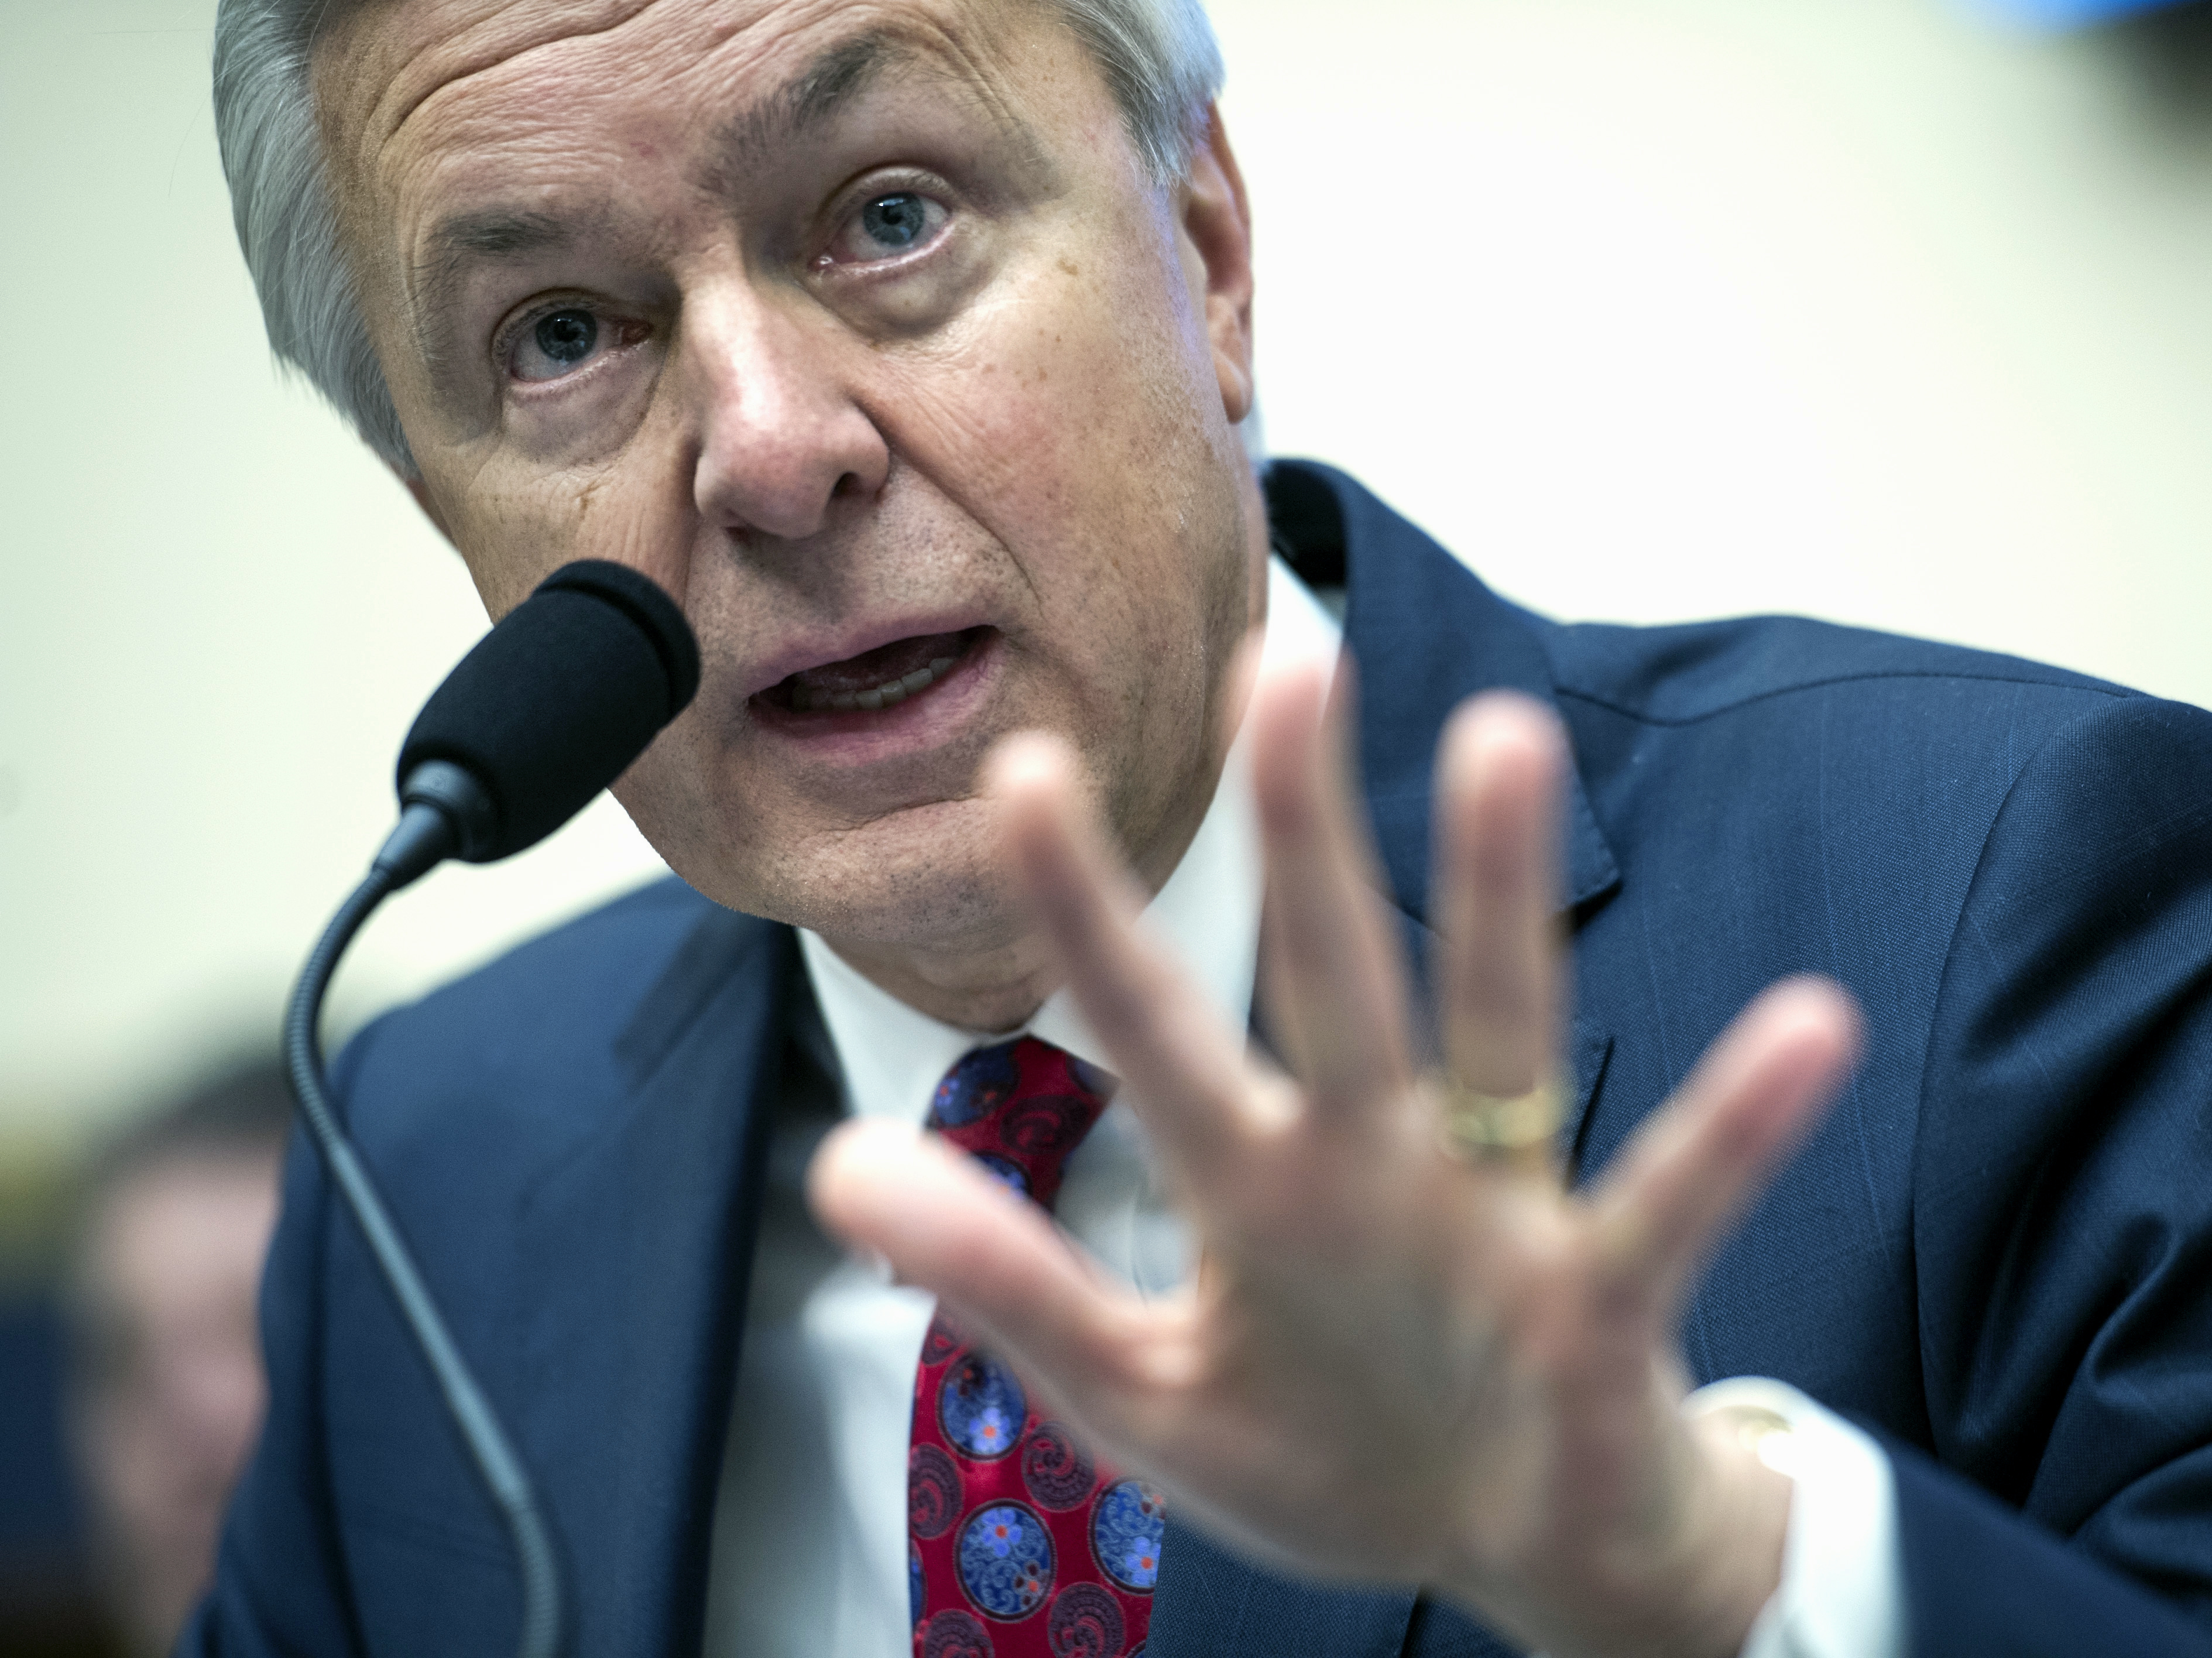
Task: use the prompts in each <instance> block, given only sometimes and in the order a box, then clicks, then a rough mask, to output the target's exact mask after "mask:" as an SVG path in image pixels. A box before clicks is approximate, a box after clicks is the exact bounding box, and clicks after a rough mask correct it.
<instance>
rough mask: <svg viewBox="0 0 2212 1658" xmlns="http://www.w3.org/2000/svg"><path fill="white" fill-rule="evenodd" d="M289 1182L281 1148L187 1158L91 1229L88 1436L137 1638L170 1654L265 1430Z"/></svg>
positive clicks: (101, 1514)
mask: <svg viewBox="0 0 2212 1658" xmlns="http://www.w3.org/2000/svg"><path fill="white" fill-rule="evenodd" d="M276 1179H277V1153H276V1149H275V1148H274V1147H273V1146H272V1147H271V1148H270V1149H269V1150H267V1151H266V1152H252V1151H246V1150H240V1151H220V1152H209V1153H205V1154H202V1155H191V1156H185V1157H179V1158H175V1159H173V1160H171V1161H166V1162H162V1163H159V1164H156V1165H155V1166H154V1167H150V1168H148V1169H145V1170H142V1171H141V1172H139V1173H137V1174H134V1175H132V1176H131V1177H130V1178H129V1179H126V1180H125V1181H124V1183H123V1184H122V1185H121V1186H118V1187H117V1188H116V1189H115V1190H114V1191H113V1192H111V1193H109V1194H108V1196H107V1197H106V1199H105V1201H103V1202H102V1203H101V1204H100V1207H99V1210H98V1211H97V1213H96V1215H95V1216H94V1223H93V1225H92V1227H91V1228H90V1230H89V1233H88V1247H87V1250H86V1258H85V1266H84V1280H83V1283H82V1286H81V1291H80V1293H81V1294H82V1298H83V1301H84V1306H83V1309H82V1311H83V1314H84V1316H85V1320H86V1335H87V1337H88V1352H87V1355H86V1357H87V1360H88V1364H87V1368H86V1371H85V1374H84V1376H83V1383H84V1385H83V1386H82V1388H81V1389H80V1391H79V1393H78V1394H77V1396H76V1400H75V1404H76V1410H75V1412H74V1415H75V1423H74V1426H75V1438H76V1449H77V1454H78V1459H79V1462H80V1465H81V1467H82V1472H83V1475H84V1478H85V1480H86V1484H87V1486H88V1495H89V1496H90V1497H91V1499H92V1509H93V1512H94V1519H95V1521H96V1522H97V1528H98V1533H99V1541H100V1546H101V1549H102V1551H103V1553H104V1554H105V1555H106V1557H107V1558H106V1564H107V1565H108V1567H109V1569H110V1570H111V1572H112V1575H113V1576H114V1577H115V1579H116V1582H115V1588H116V1591H117V1595H118V1603H117V1606H116V1610H117V1612H118V1613H119V1614H120V1615H121V1617H122V1618H123V1619H124V1621H125V1624H127V1625H128V1629H129V1634H130V1636H131V1649H132V1650H133V1651H147V1652H166V1651H167V1650H168V1649H169V1646H170V1644H171V1643H173V1641H174V1640H175V1639H176V1634H177V1631H178V1630H179V1628H180V1627H181V1626H182V1625H183V1623H184V1621H185V1614H186V1613H187V1612H190V1611H191V1606H192V1603H193V1602H194V1601H196V1600H198V1599H199V1597H200V1594H201V1593H202V1592H203V1591H204V1588H206V1585H207V1578H208V1573H209V1571H210V1570H211V1569H212V1567H213V1565H214V1564H215V1549H216V1532H217V1530H218V1528H219V1527H220V1526H221V1523H222V1511H223V1507H224V1505H225V1504H226V1503H228V1501H229V1500H230V1491H231V1487H232V1486H233V1485H234V1484H235V1483H236V1481H237V1478H238V1475H239V1472H240V1469H242V1468H243V1467H244V1466H245V1463H246V1455H247V1454H248V1453H249V1452H250V1451H251V1450H252V1448H253V1441H254V1436H255V1435H256V1434H258V1432H259V1431H260V1428H261V1415H262V1409H263V1405H264V1399H265V1396H266V1394H267V1391H268V1389H267V1385H266V1383H265V1382H264V1380H263V1377H262V1374H261V1351H260V1347H259V1344H258V1341H257V1339H256V1337H255V1327H254V1310H253V1301H254V1293H255V1290H256V1289H257V1288H258V1285H259V1283H260V1282H261V1262H262V1258H263V1256H264V1255H265V1254H266V1253H268V1248H269V1235H270V1232H271V1230H272V1229H273V1228H275V1226H276Z"/></svg>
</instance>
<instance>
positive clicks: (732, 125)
mask: <svg viewBox="0 0 2212 1658" xmlns="http://www.w3.org/2000/svg"><path fill="white" fill-rule="evenodd" d="M906 55H907V52H906V49H905V48H904V47H902V46H899V45H898V44H897V43H896V42H895V41H893V40H890V39H888V38H887V37H886V36H884V35H882V34H859V35H855V36H854V37H853V38H852V39H851V40H841V41H839V42H838V43H837V44H836V46H831V47H829V48H828V49H827V50H826V51H824V52H820V53H818V54H817V55H816V57H815V58H814V60H813V61H812V62H811V63H810V64H807V66H806V67H805V69H804V70H800V71H799V73H798V74H797V75H795V76H793V77H792V78H791V79H790V80H788V81H787V82H784V83H783V85H781V87H779V88H776V90H775V91H774V92H772V93H770V94H769V95H768V96H766V97H765V98H762V99H760V100H758V101H757V102H755V103H753V104H752V105H750V107H747V108H745V109H744V110H741V111H739V112H738V113H737V114H736V115H735V116H733V117H732V119H730V120H728V121H726V122H725V123H724V124H723V126H722V129H721V131H720V132H719V133H718V134H717V135H716V139H717V143H716V147H717V148H718V149H720V151H721V152H722V155H723V159H724V161H725V162H726V163H731V164H734V165H736V166H737V167H738V168H742V169H744V170H746V171H757V170H759V169H761V168H765V167H766V166H767V165H768V164H769V162H771V161H772V160H773V159H774V158H775V153H776V152H777V151H778V150H780V149H787V148H789V147H790V146H791V145H792V144H793V143H796V142H797V141H798V140H799V139H801V138H804V137H806V136H807V134H808V133H810V132H811V131H813V130H814V129H815V128H817V127H819V126H821V125H823V124H824V123H825V122H827V121H829V119H832V118H833V117H834V116H836V114H837V113H838V112H840V111H841V110H842V109H843V108H844V107H846V106H847V105H848V104H849V103H851V102H852V101H854V99H855V98H857V97H859V96H860V94H861V93H863V92H865V91H866V90H867V88H868V87H869V85H870V83H872V82H873V81H874V80H875V78H876V76H878V75H879V74H881V73H882V72H883V70H885V69H886V68H888V67H889V66H890V64H894V63H896V62H897V61H898V60H899V59H901V58H904V57H905V56H906Z"/></svg>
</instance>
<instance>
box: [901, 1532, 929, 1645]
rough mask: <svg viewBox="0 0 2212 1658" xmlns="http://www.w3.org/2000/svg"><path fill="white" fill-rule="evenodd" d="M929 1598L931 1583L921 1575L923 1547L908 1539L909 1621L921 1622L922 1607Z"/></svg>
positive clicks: (907, 1590)
mask: <svg viewBox="0 0 2212 1658" xmlns="http://www.w3.org/2000/svg"><path fill="white" fill-rule="evenodd" d="M928 1599H929V1585H928V1584H927V1582H925V1581H924V1580H923V1578H922V1575H921V1545H919V1544H917V1543H915V1542H914V1541H913V1540H912V1539H908V1542H907V1545H906V1606H907V1616H906V1621H907V1622H908V1623H909V1624H919V1623H920V1622H921V1608H922V1606H923V1605H924V1603H926V1602H927V1600H928Z"/></svg>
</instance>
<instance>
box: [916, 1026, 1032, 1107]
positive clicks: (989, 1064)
mask: <svg viewBox="0 0 2212 1658" xmlns="http://www.w3.org/2000/svg"><path fill="white" fill-rule="evenodd" d="M1021 1076H1022V1068H1021V1066H1020V1064H1018V1062H1017V1061H1016V1060H1015V1058H1014V1044H1013V1043H1012V1042H1002V1043H1000V1045H998V1046H997V1047H995V1048H978V1049H976V1050H975V1052H973V1053H971V1054H969V1056H968V1057H967V1058H964V1059H963V1060H962V1061H961V1062H960V1063H959V1064H957V1065H955V1066H953V1068H952V1069H951V1070H949V1071H947V1072H945V1080H944V1081H943V1082H939V1084H938V1085H937V1093H936V1094H935V1095H934V1096H933V1098H932V1099H931V1100H930V1102H929V1120H930V1124H931V1125H932V1126H933V1127H937V1128H958V1127H959V1126H960V1125H962V1124H963V1123H972V1122H974V1121H975V1119H977V1118H979V1117H986V1116H988V1115H989V1114H990V1113H991V1112H994V1111H996V1110H997V1109H998V1108H999V1107H1000V1106H1002V1105H1004V1104H1006V1100H1008V1099H1009V1098H1010V1097H1011V1096H1012V1094H1013V1091H1014V1085H1015V1084H1016V1083H1018V1082H1020V1081H1021Z"/></svg>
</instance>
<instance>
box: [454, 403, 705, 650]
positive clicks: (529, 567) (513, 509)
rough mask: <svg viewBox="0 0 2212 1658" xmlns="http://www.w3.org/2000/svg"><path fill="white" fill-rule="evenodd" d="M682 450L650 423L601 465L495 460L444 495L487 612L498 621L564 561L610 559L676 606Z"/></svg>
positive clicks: (688, 532)
mask: <svg viewBox="0 0 2212 1658" xmlns="http://www.w3.org/2000/svg"><path fill="white" fill-rule="evenodd" d="M685 453H686V451H685V449H684V446H683V445H682V444H681V443H679V442H675V441H674V440H673V439H672V438H671V436H669V435H667V434H665V433H661V432H659V431H656V430H653V427H652V425H651V424H648V426H647V428H646V429H643V430H640V432H639V433H638V434H637V436H635V438H634V439H633V440H632V441H631V442H629V444H628V445H626V446H625V448H623V451H622V452H621V453H620V454H617V455H615V456H612V457H611V458H610V459H609V460H606V461H605V462H604V463H602V464H599V465H596V466H592V467H589V468H585V467H573V468H568V469H566V470H563V471H560V472H541V471H539V470H538V468H536V467H535V466H530V465H528V464H526V463H520V462H515V461H510V460H503V459H501V458H495V459H494V460H491V461H489V463H487V464H486V465H485V466H483V468H481V469H480V470H479V471H477V472H476V473H474V474H473V475H471V477H469V478H467V479H465V480H463V481H462V482H461V483H460V485H459V488H458V489H456V490H454V491H452V492H451V493H449V494H445V495H442V496H441V498H442V499H448V500H452V499H458V500H459V502H460V503H462V504H461V508H460V509H459V511H458V512H454V513H451V514H449V515H448V520H447V521H448V523H449V524H450V525H451V526H452V528H453V539H454V541H455V543H456V545H457V546H459V548H460V552H461V557H462V559H463V561H464V562H465V564H467V565H468V569H469V575H470V576H471V579H473V580H474V582H475V583H476V587H477V594H479V595H480V596H481V597H482V598H483V601H484V608H485V610H486V612H487V613H489V614H490V615H492V616H495V617H498V616H503V615H505V614H506V613H507V612H508V611H509V610H512V609H513V607H515V606H516V605H519V604H520V603H521V602H522V600H525V599H526V598H527V597H529V595H530V593H531V591H532V588H535V587H536V586H537V585H538V583H539V582H542V581H544V579H545V577H546V576H550V575H551V574H552V573H553V572H554V571H555V570H558V569H559V568H561V566H562V565H563V564H569V563H571V562H573V561H574V560H575V559H579V558H608V559H612V560H613V561H614V562H616V563H617V564H628V565H629V566H630V567H631V568H632V569H635V570H641V571H642V572H643V573H644V574H646V575H647V576H651V577H652V578H653V580H654V581H655V582H659V584H660V585H661V586H662V587H663V588H665V589H667V591H668V592H669V593H671V594H673V595H674V596H675V598H676V599H677V600H678V602H679V603H681V602H683V600H684V596H685V592H686V589H687V588H688V586H689V583H690V550H691V545H692V538H693V534H694V528H695V515H694V513H693V511H692V503H691V491H690V479H689V477H688V475H687V474H685V473H684V470H683V468H682V466H681V460H682V457H683V455H684V454H685Z"/></svg>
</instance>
